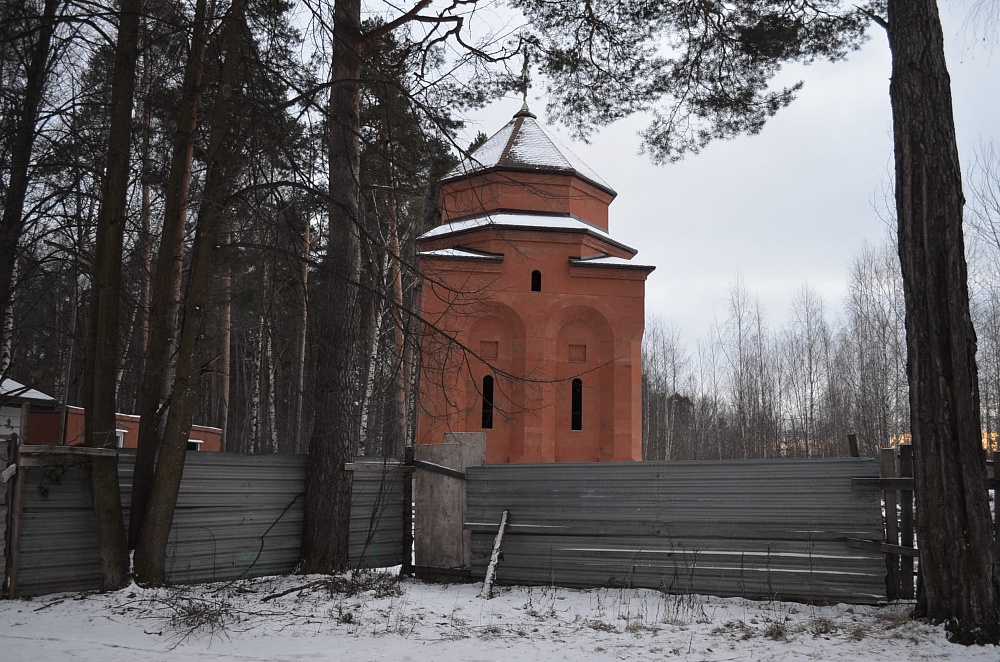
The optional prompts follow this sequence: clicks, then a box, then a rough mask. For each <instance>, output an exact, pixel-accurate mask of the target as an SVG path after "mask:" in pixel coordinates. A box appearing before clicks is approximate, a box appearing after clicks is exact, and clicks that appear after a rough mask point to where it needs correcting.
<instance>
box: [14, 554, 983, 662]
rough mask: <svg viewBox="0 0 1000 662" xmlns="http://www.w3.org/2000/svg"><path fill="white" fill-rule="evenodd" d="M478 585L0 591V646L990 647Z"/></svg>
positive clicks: (114, 649)
mask: <svg viewBox="0 0 1000 662" xmlns="http://www.w3.org/2000/svg"><path fill="white" fill-rule="evenodd" d="M306 585H308V586H307V587H306V588H300V587H303V586H306ZM481 588H482V585H481V584H470V585H451V586H445V585H436V584H425V583H422V582H419V581H415V580H409V579H404V580H398V579H396V578H395V577H392V576H389V575H370V574H365V575H358V576H356V577H355V578H353V579H352V578H343V577H338V578H334V579H333V580H332V581H331V580H330V578H327V577H317V576H313V577H271V578H264V579H256V580H247V581H242V582H237V583H227V584H210V585H203V586H195V587H182V588H174V589H163V590H149V589H141V588H138V587H135V586H132V587H130V588H127V589H125V590H123V591H118V592H116V593H109V594H104V595H98V594H63V595H58V596H47V597H44V598H36V599H34V600H10V601H0V659H3V660H28V661H31V662H44V661H48V660H60V661H62V660H96V661H100V662H119V661H126V660H128V661H130V662H131V661H132V660H143V661H150V662H153V661H159V660H164V661H170V662H179V661H187V660H192V661H193V660H197V661H198V662H216V661H218V662H228V661H240V662H250V661H254V660H273V661H290V660H310V661H311V660H350V661H351V662H365V661H373V660H393V661H415V662H423V661H427V662H430V661H435V662H441V661H451V660H456V661H467V662H487V661H503V662H519V661H521V660H526V661H527V660H531V661H537V662H549V661H552V660H660V659H683V660H710V661H716V660H837V661H838V662H849V661H852V660H878V661H880V662H895V661H901V660H983V661H985V660H990V661H995V660H997V659H1000V650H998V649H997V648H994V647H989V648H965V647H962V646H953V645H951V644H949V643H948V642H947V641H946V640H945V636H944V631H943V629H942V628H940V627H932V626H929V625H926V624H924V623H919V622H914V621H911V620H910V619H909V618H908V617H907V613H908V611H909V609H910V605H890V606H887V607H858V606H851V605H835V606H829V607H813V606H808V605H802V604H796V603H789V602H754V601H749V600H743V599H733V598H729V599H722V598H714V597H706V596H672V595H664V594H662V593H659V592H657V591H650V590H634V589H595V590H586V591H577V590H570V589H564V588H553V587H534V588H527V587H513V588H508V587H501V588H499V589H498V594H497V595H496V597H494V598H493V599H492V600H483V599H482V598H480V597H479V592H480V590H481ZM290 589H296V590H290ZM281 593H285V594H284V595H280V596H279V595H278V594H281ZM275 596H277V597H275Z"/></svg>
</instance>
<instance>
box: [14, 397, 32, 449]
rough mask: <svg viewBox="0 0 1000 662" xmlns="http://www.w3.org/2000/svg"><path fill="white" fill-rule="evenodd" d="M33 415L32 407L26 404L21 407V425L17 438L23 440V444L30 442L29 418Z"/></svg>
mask: <svg viewBox="0 0 1000 662" xmlns="http://www.w3.org/2000/svg"><path fill="white" fill-rule="evenodd" d="M30 415H31V405H29V404H28V403H27V402H25V403H24V404H23V405H21V424H20V429H19V430H18V431H17V438H18V439H20V440H21V443H22V444H27V443H29V441H28V416H30Z"/></svg>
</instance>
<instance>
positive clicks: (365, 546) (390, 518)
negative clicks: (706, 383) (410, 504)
mask: <svg viewBox="0 0 1000 662" xmlns="http://www.w3.org/2000/svg"><path fill="white" fill-rule="evenodd" d="M354 466H355V470H354V489H353V497H352V499H353V500H352V502H351V503H352V505H351V547H350V555H351V564H352V565H353V566H354V567H360V568H382V567H387V566H394V565H400V564H401V563H402V562H403V558H404V556H405V554H407V553H408V551H409V550H407V549H406V540H407V539H406V535H405V533H406V532H405V530H404V503H403V500H404V496H403V494H404V492H403V483H404V481H406V480H409V478H410V473H409V472H408V471H406V470H404V467H403V466H402V465H401V464H399V463H383V462H381V461H379V460H367V459H363V460H359V461H357V462H355V464H354Z"/></svg>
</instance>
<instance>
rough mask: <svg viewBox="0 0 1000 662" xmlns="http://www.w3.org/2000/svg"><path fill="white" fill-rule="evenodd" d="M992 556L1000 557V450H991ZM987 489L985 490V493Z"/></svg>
mask: <svg viewBox="0 0 1000 662" xmlns="http://www.w3.org/2000/svg"><path fill="white" fill-rule="evenodd" d="M992 484H993V558H994V559H1000V450H998V451H993V483H992ZM988 494H989V490H987V495H988Z"/></svg>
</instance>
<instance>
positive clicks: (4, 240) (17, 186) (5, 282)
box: [0, 0, 131, 374]
mask: <svg viewBox="0 0 1000 662" xmlns="http://www.w3.org/2000/svg"><path fill="white" fill-rule="evenodd" d="M60 1H61V0H45V5H44V7H43V9H42V16H41V18H40V20H39V24H38V28H37V37H36V39H37V41H35V43H34V47H33V48H32V49H31V55H30V56H29V57H30V59H29V62H28V68H27V71H26V72H25V86H24V87H25V89H24V98H23V99H22V101H21V108H20V112H19V113H17V117H16V118H15V122H16V124H15V126H14V127H13V130H12V131H11V135H10V142H9V143H6V144H4V145H0V147H2V148H4V149H8V150H10V151H9V158H10V179H9V180H8V181H7V186H6V188H5V189H4V191H3V193H4V197H3V213H2V215H0V265H2V266H0V344H3V345H5V344H6V343H5V342H4V341H6V340H8V337H7V334H6V331H7V328H8V327H9V326H11V322H12V319H13V318H12V315H13V311H12V309H11V303H12V299H13V293H14V265H15V262H16V260H17V246H18V244H19V243H20V241H21V233H22V232H23V231H24V218H23V216H24V201H25V198H26V197H27V194H28V172H29V170H30V169H31V153H32V150H33V149H34V146H35V136H36V135H37V131H38V127H37V126H36V124H37V123H38V111H39V108H40V107H41V104H42V94H43V92H44V91H45V81H46V79H47V78H48V73H49V69H48V63H49V54H50V52H51V45H52V34H53V32H55V28H56V24H57V23H58V19H57V18H56V12H57V10H58V8H59V4H60ZM130 102H131V99H130ZM5 142H6V141H5ZM0 351H2V348H0ZM0 368H2V369H0V374H4V373H5V372H6V368H7V366H2V367H0Z"/></svg>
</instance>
